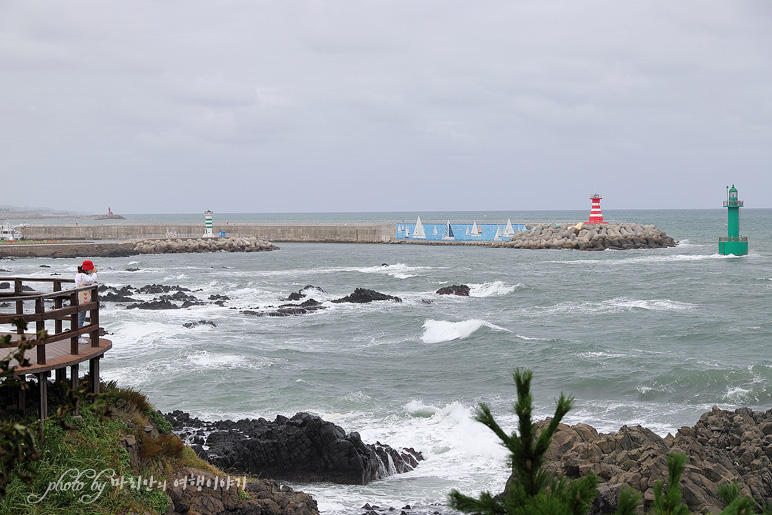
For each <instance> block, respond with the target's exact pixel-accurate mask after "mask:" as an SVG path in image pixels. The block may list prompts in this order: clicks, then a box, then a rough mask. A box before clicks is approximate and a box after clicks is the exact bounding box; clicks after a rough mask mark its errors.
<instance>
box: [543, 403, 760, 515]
mask: <svg viewBox="0 0 772 515" xmlns="http://www.w3.org/2000/svg"><path fill="white" fill-rule="evenodd" d="M546 423H547V421H543V422H540V423H539V424H540V425H542V427H543V425H546ZM670 452H679V453H682V454H686V456H688V458H689V460H688V462H687V463H686V467H685V469H684V472H683V475H682V476H681V483H680V486H681V488H682V490H683V494H684V496H683V500H684V502H685V503H686V504H687V505H688V507H689V510H690V512H694V513H719V512H720V511H721V510H723V509H724V504H723V502H722V501H721V499H720V497H719V495H718V487H719V485H721V484H723V483H728V482H730V481H734V482H735V483H737V486H738V487H739V491H740V495H747V496H750V497H752V498H753V499H754V500H755V501H756V502H758V503H761V504H762V505H763V504H767V503H772V463H771V462H770V459H772V410H769V411H766V412H761V411H752V410H751V409H749V408H740V409H736V410H734V411H725V410H721V409H718V408H717V407H715V406H714V407H713V409H712V410H711V411H709V412H706V413H704V414H703V415H702V416H701V417H700V420H699V421H698V422H697V423H696V424H695V425H694V427H686V426H685V427H682V428H681V429H679V430H678V432H677V433H676V435H675V436H672V435H667V436H666V437H665V438H662V437H660V436H658V435H657V434H655V433H654V432H652V431H651V430H649V429H646V428H644V427H641V426H633V427H628V426H623V427H622V428H621V429H620V430H619V431H618V432H616V433H609V434H599V433H598V432H597V431H596V430H595V429H594V428H593V427H591V426H588V425H586V424H576V425H574V426H567V425H565V424H560V426H559V427H558V430H557V432H556V433H555V437H554V439H553V441H552V445H551V446H550V450H549V453H548V457H547V469H548V470H549V471H550V472H551V473H554V474H558V475H560V476H566V477H569V478H577V477H580V476H584V475H586V474H588V473H589V472H594V473H595V475H597V476H598V478H599V479H600V484H599V485H598V490H599V494H598V496H597V497H596V498H595V501H594V503H593V506H592V509H591V510H590V513H592V514H603V513H614V512H615V511H616V507H617V506H616V505H617V501H618V499H619V491H620V488H621V487H622V486H623V485H628V486H631V487H632V488H633V489H635V490H636V491H638V492H640V493H642V494H643V502H644V507H645V508H646V511H647V512H648V511H649V509H650V507H651V504H652V502H653V500H654V483H655V482H656V481H657V480H662V481H666V480H667V477H668V469H667V459H666V455H667V454H668V453H670Z"/></svg>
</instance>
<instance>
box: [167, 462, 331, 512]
mask: <svg viewBox="0 0 772 515" xmlns="http://www.w3.org/2000/svg"><path fill="white" fill-rule="evenodd" d="M231 479H232V478H231ZM239 479H241V478H239ZM227 480H228V478H227V477H226V478H222V477H216V476H215V475H214V474H212V473H210V472H207V471H205V470H201V469H196V468H191V467H186V468H183V469H180V470H179V471H177V473H176V474H174V477H173V478H172V479H171V480H170V481H169V483H168V484H169V488H167V490H166V492H167V495H168V497H169V499H170V500H171V502H172V504H171V507H170V510H169V513H170V514H180V515H182V514H193V513H196V514H199V515H318V514H319V509H318V508H317V505H316V501H314V500H313V498H311V496H310V495H308V494H305V493H303V492H296V491H294V490H293V489H292V488H290V487H288V486H285V485H279V484H278V483H277V482H276V481H273V480H270V479H267V480H264V479H259V480H255V481H249V482H247V484H246V486H244V485H242V487H244V488H243V489H244V491H245V492H246V493H247V494H248V495H249V499H240V498H239V493H238V486H237V485H236V484H235V482H232V483H230V484H229V483H228V482H227Z"/></svg>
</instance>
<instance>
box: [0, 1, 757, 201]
mask: <svg viewBox="0 0 772 515" xmlns="http://www.w3.org/2000/svg"><path fill="white" fill-rule="evenodd" d="M771 165H772V2H767V1H763V0H758V1H753V2H751V1H725V0H720V1H718V0H691V1H689V0H687V1H677V2H674V1H672V0H662V1H641V2H620V1H618V0H604V1H595V0H582V1H553V0H539V1H529V2H524V1H513V0H506V1H499V0H479V1H474V2H472V1H455V0H425V1H422V0H404V1H403V0H392V1H367V0H334V1H333V0H326V1H302V0H299V1H271V2H267V1H255V0H244V1H241V0H217V1H214V0H213V1H210V2H203V1H194V0H163V1H159V0H152V1H143V0H132V1H130V2H126V1H117V0H116V1H93V0H92V1H80V0H67V1H66V2H62V1H61V0H56V1H35V0H23V1H16V0H10V1H9V0H0V171H2V192H3V195H2V197H3V198H2V201H1V202H0V203H3V204H11V205H19V206H46V207H50V208H54V209H64V210H69V209H72V210H74V211H79V212H97V213H99V212H104V211H106V210H107V207H108V206H109V207H112V209H113V211H115V212H117V213H199V212H203V211H205V210H207V209H211V210H213V211H215V212H220V213H227V212H231V213H236V212H256V213H271V212H320V211H322V212H323V211H431V210H441V211H451V210H452V211H463V210H491V211H494V210H524V209H529V210H530V209H585V208H586V209H589V200H588V198H589V196H590V195H591V194H592V193H594V192H596V191H597V192H598V193H600V194H601V195H602V196H603V197H604V200H603V207H604V209H628V208H629V209H660V208H720V207H721V202H722V201H723V200H724V197H725V195H726V191H725V186H727V185H731V184H732V183H734V184H736V185H737V187H738V189H739V190H740V198H741V199H742V200H744V201H745V205H746V207H772V200H771V199H772V169H771ZM11 199H12V200H11Z"/></svg>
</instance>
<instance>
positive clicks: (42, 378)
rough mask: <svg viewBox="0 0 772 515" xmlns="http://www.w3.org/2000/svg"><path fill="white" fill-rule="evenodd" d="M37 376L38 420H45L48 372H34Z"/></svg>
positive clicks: (46, 413)
mask: <svg viewBox="0 0 772 515" xmlns="http://www.w3.org/2000/svg"><path fill="white" fill-rule="evenodd" d="M35 375H36V376H37V378H38V389H39V391H40V420H41V421H42V422H45V421H46V418H48V372H40V373H39V374H35Z"/></svg>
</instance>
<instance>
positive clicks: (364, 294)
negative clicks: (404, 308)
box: [331, 288, 402, 304]
mask: <svg viewBox="0 0 772 515" xmlns="http://www.w3.org/2000/svg"><path fill="white" fill-rule="evenodd" d="M375 300H393V301H396V302H402V299H400V298H399V297H394V296H392V295H386V294H385V293H380V292H377V291H375V290H368V289H366V288H357V289H355V290H354V293H352V294H351V295H347V296H345V297H343V298H340V299H335V300H333V301H331V302H335V303H340V302H354V303H357V304H365V303H367V302H373V301H375Z"/></svg>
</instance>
